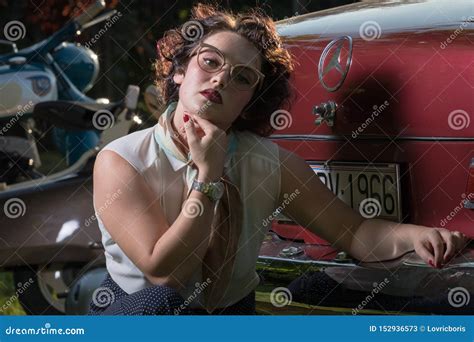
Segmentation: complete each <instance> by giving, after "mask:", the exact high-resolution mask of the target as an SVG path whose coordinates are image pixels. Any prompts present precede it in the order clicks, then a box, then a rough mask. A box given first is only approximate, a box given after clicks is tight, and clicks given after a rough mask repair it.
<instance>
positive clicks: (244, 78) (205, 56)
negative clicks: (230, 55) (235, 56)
mask: <svg viewBox="0 0 474 342" xmlns="http://www.w3.org/2000/svg"><path fill="white" fill-rule="evenodd" d="M196 54H197V62H198V65H199V67H200V68H201V69H202V70H204V71H206V72H209V73H215V72H218V71H220V70H222V68H223V67H224V65H225V64H229V63H226V61H225V57H224V54H223V53H222V52H221V51H220V50H219V49H218V48H216V47H214V46H212V45H209V44H206V43H200V44H199V46H198V47H197V51H195V52H193V53H192V54H191V57H193V56H194V55H196ZM229 66H230V84H231V85H232V86H234V87H235V88H236V89H238V90H243V91H245V90H251V89H253V88H254V87H255V86H257V84H259V83H260V81H261V80H263V78H264V77H265V75H264V74H263V73H262V72H260V71H259V70H257V69H255V68H253V67H251V66H248V65H245V64H235V65H231V64H229Z"/></svg>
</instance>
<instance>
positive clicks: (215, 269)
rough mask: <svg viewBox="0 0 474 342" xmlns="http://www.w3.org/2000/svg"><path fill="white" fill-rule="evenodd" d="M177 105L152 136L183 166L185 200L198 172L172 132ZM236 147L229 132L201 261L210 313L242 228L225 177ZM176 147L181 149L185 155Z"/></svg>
mask: <svg viewBox="0 0 474 342" xmlns="http://www.w3.org/2000/svg"><path fill="white" fill-rule="evenodd" d="M176 106H177V103H176V102H173V103H171V104H170V105H169V106H168V108H167V109H166V111H165V112H164V113H163V114H162V115H161V116H160V119H159V121H158V124H157V125H156V126H155V130H154V136H155V141H156V143H157V144H158V146H159V147H160V148H161V149H163V151H164V152H165V153H166V154H167V155H171V156H173V157H175V158H176V159H178V160H180V161H182V162H183V163H185V164H186V183H187V185H188V189H189V190H188V193H187V197H186V198H188V197H189V195H190V194H191V191H192V189H191V184H192V181H193V180H194V179H195V178H196V177H197V174H198V171H199V170H198V169H197V167H196V165H195V164H194V162H193V160H192V158H191V153H190V152H189V148H188V147H187V146H184V145H183V144H182V143H181V142H180V141H179V140H178V138H177V136H178V135H177V132H175V130H174V128H173V125H172V124H171V122H172V120H173V116H174V112H175V110H176ZM236 145H237V142H236V137H235V135H234V133H233V132H232V131H230V132H229V144H228V147H227V152H226V163H225V166H224V175H223V176H222V177H221V181H222V182H223V183H224V187H225V191H224V195H223V196H222V198H221V199H220V201H219V202H218V204H217V207H216V208H215V210H214V218H213V221H212V225H211V235H210V242H209V247H208V249H207V252H206V254H205V255H204V259H203V262H202V279H205V280H206V282H207V279H210V282H209V284H208V286H207V287H205V289H204V293H203V297H204V306H205V309H206V310H207V311H208V312H209V313H212V311H214V310H215V309H216V308H219V304H220V302H221V300H222V299H223V297H224V295H225V293H226V289H227V286H228V285H229V282H230V279H231V276H232V270H233V266H234V259H235V255H236V252H237V248H238V242H239V237H240V233H241V229H242V202H241V198H240V192H239V189H238V188H237V186H235V185H234V184H232V182H231V181H230V180H229V177H228V176H227V175H226V169H227V167H228V166H229V164H230V160H231V158H232V156H233V153H234V152H235V149H236ZM178 146H182V147H183V149H184V150H185V151H186V154H185V153H183V152H182V151H181V150H180V149H179V148H178Z"/></svg>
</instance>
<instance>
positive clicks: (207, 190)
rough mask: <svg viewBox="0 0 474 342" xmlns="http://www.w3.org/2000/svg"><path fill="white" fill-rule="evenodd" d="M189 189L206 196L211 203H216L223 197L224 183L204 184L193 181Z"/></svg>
mask: <svg viewBox="0 0 474 342" xmlns="http://www.w3.org/2000/svg"><path fill="white" fill-rule="evenodd" d="M191 188H192V189H194V190H196V191H199V192H201V193H203V194H204V195H206V196H207V197H208V198H209V199H210V200H211V202H212V203H216V202H217V201H218V200H220V199H221V197H222V196H223V195H224V183H222V182H221V181H218V182H209V183H205V182H200V181H198V180H197V179H195V180H194V181H193V185H192V186H191Z"/></svg>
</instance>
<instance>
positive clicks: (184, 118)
mask: <svg viewBox="0 0 474 342" xmlns="http://www.w3.org/2000/svg"><path fill="white" fill-rule="evenodd" d="M183 120H184V122H188V121H189V115H188V114H184V116H183Z"/></svg>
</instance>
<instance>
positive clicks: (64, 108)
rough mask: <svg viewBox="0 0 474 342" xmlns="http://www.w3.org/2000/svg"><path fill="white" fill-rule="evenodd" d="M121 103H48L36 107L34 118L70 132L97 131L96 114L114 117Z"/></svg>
mask: <svg viewBox="0 0 474 342" xmlns="http://www.w3.org/2000/svg"><path fill="white" fill-rule="evenodd" d="M119 105H120V102H114V103H108V104H103V103H83V102H73V101H46V102H41V103H38V104H37V105H35V108H34V110H33V117H36V118H41V119H43V120H46V121H48V122H51V123H52V124H53V125H55V126H57V127H60V128H64V129H69V130H93V129H97V128H96V127H95V126H94V124H93V117H94V114H95V113H98V112H100V111H104V112H109V113H110V114H111V115H113V113H114V111H115V109H116V108H117V107H118V106H119Z"/></svg>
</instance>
